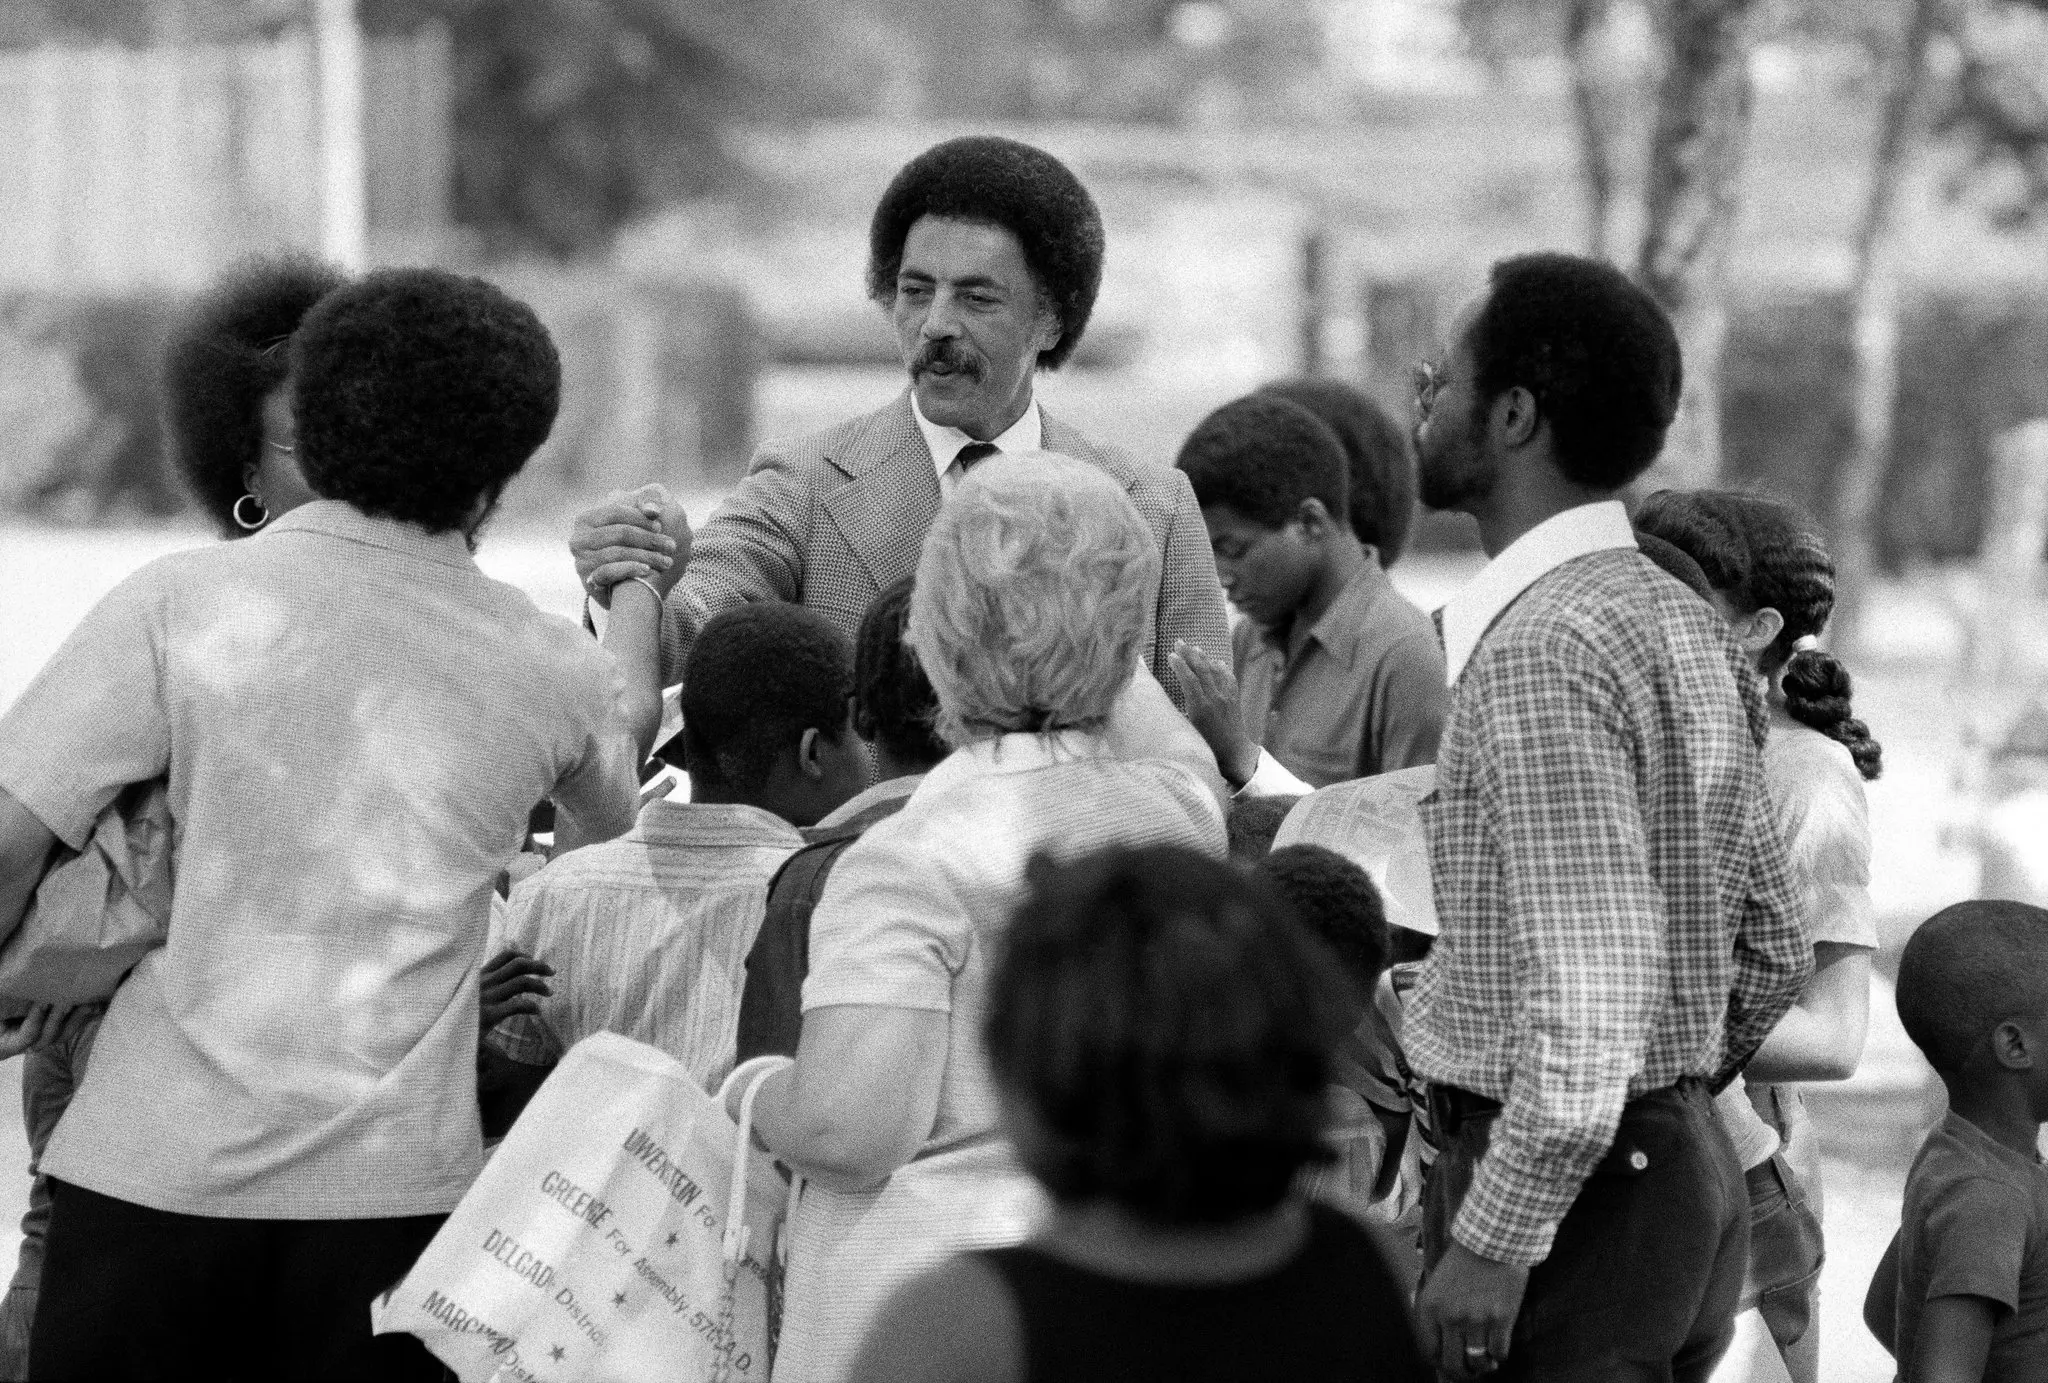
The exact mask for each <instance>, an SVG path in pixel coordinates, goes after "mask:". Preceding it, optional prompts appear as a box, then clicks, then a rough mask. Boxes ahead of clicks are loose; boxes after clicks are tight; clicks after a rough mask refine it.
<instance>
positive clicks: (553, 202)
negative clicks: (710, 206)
mask: <svg viewBox="0 0 2048 1383" xmlns="http://www.w3.org/2000/svg"><path fill="white" fill-rule="evenodd" d="M689 8H690V9H692V10H694V11H695V12H696V14H695V15H693V16H692V17H697V16H701V18H700V20H699V22H696V23H691V22H687V20H686V16H685V9H686V7H684V6H682V5H677V4H664V3H656V0H611V2H610V3H603V2H602V0H367V3H365V4H364V6H363V12H364V22H365V25H366V27H367V28H368V29H369V30H370V31H371V32H372V33H375V32H378V31H380V30H381V31H391V30H402V29H408V28H411V27H414V26H416V25H418V24H420V23H422V22H424V21H428V20H440V21H442V22H444V23H446V24H447V25H448V28H449V36H450V40H451V43H450V47H451V51H452V53H453V66H454V71H453V73H452V74H451V76H452V79H453V86H454V131H455V149H454V158H453V167H454V181H455V186H454V188H453V189H452V191H453V199H454V208H455V217H456V220H457V221H459V222H460V223H461V224H463V225H465V226H467V227H469V228H470V229H472V230H473V231H475V232H477V233H478V234H479V235H480V236H481V237H482V240H483V243H484V245H485V246H486V248H488V249H489V250H491V251H493V252H495V253H499V254H508V253H510V254H516V253H540V254H546V255H551V256H554V257H557V258H569V257H571V256H574V255H578V254H583V253H589V252H591V251H595V250H600V249H602V248H604V247H605V245H607V244H608V243H609V241H610V239H611V236H612V234H613V232H614V231H616V230H617V229H618V227H620V226H621V225H623V224H625V223H626V222H627V221H629V220H631V219H632V218H634V217H635V216H638V215H641V214H643V213H645V212H646V211H649V210H651V209H652V208H654V207H657V206H661V205H664V204H666V203H669V202H673V201H678V200H681V199H683V198H685V197H690V196H698V195H703V194H706V193H708V192H711V191H714V190H716V189H718V188H719V187H721V186H722V185H724V184H725V183H727V182H728V181H729V180H730V178H731V177H732V175H733V172H734V169H733V166H732V164H731V163H730V161H729V160H728V159H727V158H726V157H725V155H724V152H723V150H722V149H721V148H720V146H719V142H718V130H719V127H720V124H721V121H722V119H723V116H724V113H725V109H726V107H727V105H728V104H729V102H730V99H731V87H732V84H733V77H734V71H733V67H732V64H731V63H730V62H729V61H728V59H727V57H726V55H725V54H726V49H725V46H724V45H723V44H722V43H721V41H720V40H721V39H723V38H725V37H727V34H726V33H725V32H723V31H722V29H721V26H720V25H719V24H718V23H717V22H716V21H717V20H718V19H720V18H723V17H724V16H723V15H721V14H720V13H719V12H718V7H717V6H698V7H689Z"/></svg>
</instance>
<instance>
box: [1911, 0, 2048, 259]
mask: <svg viewBox="0 0 2048 1383" xmlns="http://www.w3.org/2000/svg"><path fill="white" fill-rule="evenodd" d="M1952 36H1953V37H1954V39H1955V40H1956V43H1957V46H1958V48H1959V50H1960V62H1959V65H1958V68H1957V71H1956V73H1955V78H1954V81H1953V83H1952V85H1951V87H1950V90H1949V91H1948V93H1947V96H1946V99H1945V101H1944V102H1943V103H1942V105H1941V106H1940V108H1939V110H1938V112H1937V115H1936V119H1935V131H1936V133H1937V135H1938V136H1940V137H1942V138H1943V139H1945V140H1946V141H1947V142H1949V143H1950V144H1951V145H1953V146H1954V147H1955V148H1957V149H1958V150H1959V151H1960V152H1961V154H1962V161H1961V164H1960V166H1959V167H1958V168H1957V169H1956V170H1955V171H1954V172H1953V173H1952V174H1951V176H1950V178H1949V180H1948V191H1949V194H1950V195H1951V196H1952V197H1955V198H1958V199H1960V200H1963V201H1966V202H1968V203H1970V204H1972V205H1974V206H1977V207H1978V208H1980V209H1981V210H1983V211H1984V212H1985V214H1986V215H1988V216H1989V217H1990V219H1991V221H1992V223H1993V224H1995V225H1998V226H2001V227H2004V228H2007V229H2020V228H2023V227H2026V226H2029V225H2035V224H2042V223H2048V0H2007V3H2005V4H2002V5H1997V4H1986V5H1981V6H1980V7H1978V9H1977V10H1976V11H1975V12H1973V13H1970V14H1969V15H1968V16H1967V19H1966V22H1964V23H1963V24H1961V25H1960V26H1959V27H1958V29H1957V31H1956V32H1955V33H1954V34H1953V35H1952Z"/></svg>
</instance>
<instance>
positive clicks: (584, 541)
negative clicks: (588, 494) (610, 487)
mask: <svg viewBox="0 0 2048 1383" xmlns="http://www.w3.org/2000/svg"><path fill="white" fill-rule="evenodd" d="M690 539H691V535H690V518H689V515H688V514H686V513H684V512H683V505H682V501H681V500H679V499H677V498H676V497H675V496H674V495H672V494H670V493H669V491H668V488H667V487H666V486H663V485H642V486H641V487H640V488H639V489H637V490H619V491H616V492H614V493H613V494H612V496H611V497H610V498H609V499H607V500H605V502H604V503H602V504H599V505H597V506H596V507H594V508H591V509H586V510H584V511H583V512H582V513H581V514H578V515H577V516H576V522H575V524H574V525H573V526H572V527H571V528H570V530H569V551H570V553H571V554H572V555H573V556H574V557H575V559H576V579H577V580H578V581H580V582H582V583H583V589H584V590H585V591H586V592H587V593H588V594H589V596H590V598H591V599H592V600H594V601H596V602H597V603H598V604H599V605H601V606H604V607H606V608H607V609H609V608H610V606H611V597H612V588H613V587H615V586H617V585H618V584H619V583H620V582H621V581H645V582H646V583H647V584H648V585H649V586H650V587H651V588H652V589H653V591H654V593H655V595H657V596H659V597H660V598H661V599H663V600H666V599H667V598H668V593H669V592H670V591H671V590H673V589H674V588H675V584H676V582H678V581H680V580H682V578H683V572H684V570H685V569H686V568H688V566H689V564H690Z"/></svg>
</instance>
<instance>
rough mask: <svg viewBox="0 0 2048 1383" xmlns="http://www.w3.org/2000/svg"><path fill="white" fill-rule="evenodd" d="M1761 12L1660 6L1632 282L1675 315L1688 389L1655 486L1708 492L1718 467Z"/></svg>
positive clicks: (1727, 0)
mask: <svg viewBox="0 0 2048 1383" xmlns="http://www.w3.org/2000/svg"><path fill="white" fill-rule="evenodd" d="M1756 9H1757V0H1665V3H1663V4H1661V5H1659V6H1658V7H1657V9H1656V17H1657V20H1658V23H1659V29H1660V31H1661V32H1662V34H1663V37H1664V41H1665V47H1666V61H1665V67H1664V73H1663V77H1662V79H1661V81H1660V82H1659V83H1658V92H1657V114H1656V123H1655V126H1654V128H1653V130H1652V132H1651V135H1650V160H1649V182H1648V187H1647V188H1646V191H1645V196H1644V227H1643V241H1642V248H1641V250H1640V252H1639V254H1638V256H1637V260H1636V267H1635V275H1636V278H1637V280H1638V281H1639V282H1640V283H1641V284H1642V285H1643V287H1644V288H1646V289H1648V290H1649V292H1650V293H1651V295H1652V296H1654V297H1655V298H1656V299H1657V300H1658V301H1659V302H1661V303H1662V304H1663V305H1664V308H1665V310H1666V311H1667V312H1669V313H1670V314H1671V320H1672V324H1673V325H1674V326H1675V327H1676V328H1677V330H1678V339H1679V342H1680V343H1681V345H1682V346H1683V348H1684V351H1685V385H1684V393H1683V396H1682V398H1681V402H1680V404H1679V412H1678V421H1677V422H1676V423H1675V424H1673V426H1672V430H1671V435H1670V438H1669V440H1668V441H1667V442H1666V444H1665V447H1664V454H1663V455H1662V456H1661V457H1659V458H1658V460H1657V464H1656V466H1655V467H1654V468H1653V470H1652V473H1651V474H1650V476H1649V477H1647V478H1646V479H1645V481H1644V484H1645V485H1648V486H1657V485H1672V486H1683V487H1692V486H1698V485H1710V484H1712V483H1713V482H1714V480H1715V479H1716V478H1717V477H1718V476H1719V474H1720V471H1721V351H1722V346H1723V344H1724V343H1725V341H1726V340H1727V336H1728V305H1727V280H1728V245H1729V242H1730V240H1731V239H1732V238H1733V235H1734V231H1735V216H1736V210H1737V206H1738V202H1737V198H1738V195H1739V193H1740V191H1741V185H1742V165H1743V160H1744V158H1745V156H1746V155H1747V153H1748V147H1749V124H1750V112H1751V108H1752V105H1753V97H1754V92H1753V90H1752V87H1751V81H1750V71H1749V54H1750V47H1751V44H1752V42H1753V38H1754V35H1753V28H1754V26H1753V23H1752V21H1753V19H1754V16H1755V11H1756Z"/></svg>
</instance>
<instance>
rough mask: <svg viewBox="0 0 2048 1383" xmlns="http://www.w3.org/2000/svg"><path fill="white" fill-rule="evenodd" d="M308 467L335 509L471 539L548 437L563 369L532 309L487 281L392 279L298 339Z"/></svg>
mask: <svg viewBox="0 0 2048 1383" xmlns="http://www.w3.org/2000/svg"><path fill="white" fill-rule="evenodd" d="M291 354H292V410H293V413H294V414H295V415H296V421H297V424H298V429H299V467H300V469H301V470H302V471H304V472H305V476H306V484H307V485H308V486H310V487H311V488H312V490H313V492H314V493H315V494H317V495H320V496H321V497H322V498H324V499H338V500H342V501H345V502H346V503H348V504H351V505H353V506H355V507H356V508H357V509H359V510H361V511H362V512H363V513H365V514H371V515H376V516H379V517H382V518H389V519H397V520H399V521H401V522H404V523H410V524H417V525H418V526H420V527H421V528H424V529H426V530H427V531H428V532H429V533H447V532H452V531H455V530H459V529H462V528H463V527H464V526H465V525H466V524H467V523H468V522H469V520H470V518H471V515H472V511H473V510H474V509H475V508H476V504H477V501H478V500H479V499H483V500H487V501H490V502H495V501H496V500H497V498H498V496H499V495H500V494H501V493H502V492H503V491H504V488H505V486H506V484H507V483H509V482H510V481H511V479H512V477H513V476H515V475H517V474H519V471H520V468H521V467H523V466H525V464H526V462H527V460H528V458H530V457H531V456H532V455H533V453H534V452H535V451H536V450H537V449H538V448H539V447H540V444H541V443H542V442H544V441H546V440H547V435H548V431H549V429H550V428H552V427H553V426H554V422H555V409H556V406H557V405H558V403H559V402H560V399H561V392H562V366H561V361H560V360H559V358H557V356H556V354H555V344H554V342H553V341H552V340H551V339H550V338H549V336H548V332H547V328H546V327H544V326H542V325H541V323H540V318H538V317H536V316H535V315H534V314H533V309H532V308H530V307H528V306H527V305H526V304H525V303H522V302H520V301H518V300H517V299H515V298H512V297H510V296H508V295H507V294H506V293H504V292H503V291H502V290H500V289H498V288H496V287H493V286H492V285H491V284H488V283H486V282H484V281H483V280H482V279H478V278H465V277H463V276H461V275H458V274H450V273H446V272H443V271H442V270H439V269H384V270H379V271H378V272H376V273H373V274H370V275H368V276H367V277H365V278H363V279H361V280H360V281H358V282H356V283H353V284H350V285H349V286H348V287H346V288H343V289H341V290H339V291H337V292H335V293H333V294H330V295H329V296H328V297H327V298H325V299H324V300H322V302H321V303H320V305H319V306H318V307H317V308H315V309H314V310H313V311H312V312H311V313H309V314H308V315H307V317H306V321H305V324H304V325H303V326H302V327H301V328H300V329H299V331H298V333H297V334H296V335H295V336H293V337H292V347H291Z"/></svg>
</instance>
